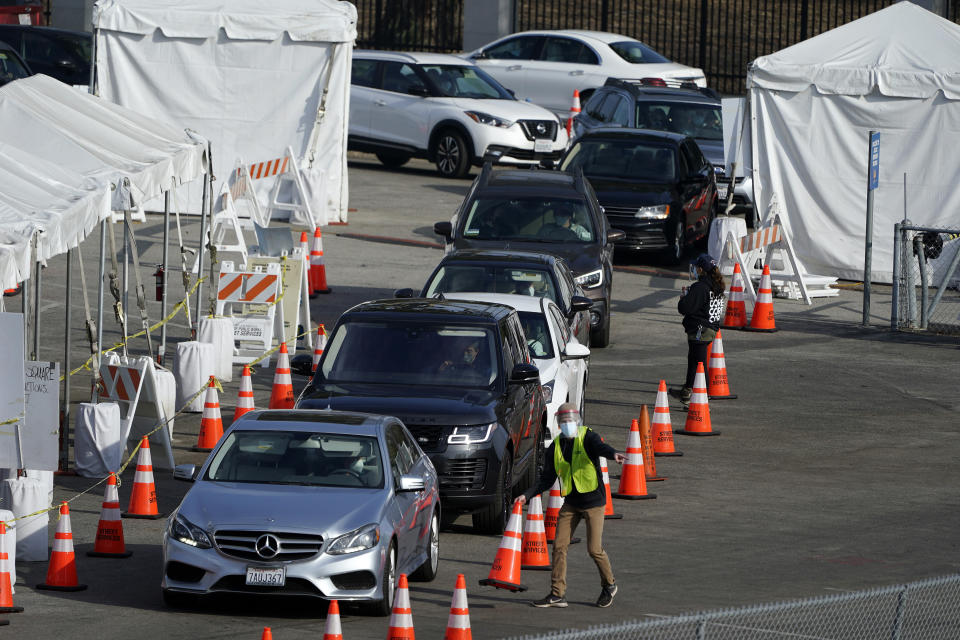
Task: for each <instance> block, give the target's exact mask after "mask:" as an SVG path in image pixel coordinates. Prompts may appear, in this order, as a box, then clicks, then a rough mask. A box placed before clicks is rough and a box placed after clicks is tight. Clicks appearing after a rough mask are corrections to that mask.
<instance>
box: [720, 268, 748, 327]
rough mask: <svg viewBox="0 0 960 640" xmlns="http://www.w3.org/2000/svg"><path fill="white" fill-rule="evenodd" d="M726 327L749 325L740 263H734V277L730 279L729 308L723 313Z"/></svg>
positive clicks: (722, 324) (722, 325) (723, 323)
mask: <svg viewBox="0 0 960 640" xmlns="http://www.w3.org/2000/svg"><path fill="white" fill-rule="evenodd" d="M720 326H721V327H723V328H724V329H742V328H744V327H745V326H747V306H746V304H744V302H743V273H741V271H740V263H739V262H735V263H733V277H732V278H731V279H730V291H728V292H727V309H726V312H725V313H724V314H723V322H722V323H721V324H720Z"/></svg>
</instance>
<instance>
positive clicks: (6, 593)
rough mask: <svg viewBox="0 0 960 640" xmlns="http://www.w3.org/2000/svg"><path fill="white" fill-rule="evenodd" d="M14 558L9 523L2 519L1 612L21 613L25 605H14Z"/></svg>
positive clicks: (0, 540) (0, 536)
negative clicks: (8, 536) (8, 534)
mask: <svg viewBox="0 0 960 640" xmlns="http://www.w3.org/2000/svg"><path fill="white" fill-rule="evenodd" d="M12 570H13V558H11V557H10V554H9V552H8V551H7V523H5V522H4V521H3V520H0V613H20V612H21V611H23V607H15V606H13V580H12V579H11V578H10V576H11V575H12V573H13V571H12Z"/></svg>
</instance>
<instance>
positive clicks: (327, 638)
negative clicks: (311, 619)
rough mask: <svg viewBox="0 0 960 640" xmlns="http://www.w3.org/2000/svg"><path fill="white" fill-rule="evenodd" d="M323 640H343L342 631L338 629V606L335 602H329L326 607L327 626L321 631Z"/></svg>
mask: <svg viewBox="0 0 960 640" xmlns="http://www.w3.org/2000/svg"><path fill="white" fill-rule="evenodd" d="M323 640H343V631H342V630H341V629H340V605H339V604H338V603H337V601H336V600H331V601H330V606H329V607H327V624H326V626H325V627H324V629H323Z"/></svg>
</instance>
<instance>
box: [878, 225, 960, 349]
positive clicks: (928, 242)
mask: <svg viewBox="0 0 960 640" xmlns="http://www.w3.org/2000/svg"><path fill="white" fill-rule="evenodd" d="M893 236H894V237H893V280H894V282H893V284H894V286H893V302H892V305H891V311H890V325H891V327H892V328H893V329H902V330H912V329H920V330H924V331H930V332H934V333H947V334H960V268H958V264H960V229H945V228H937V227H918V226H914V225H911V224H910V222H909V221H905V222H902V223H897V224H895V225H894V232H893Z"/></svg>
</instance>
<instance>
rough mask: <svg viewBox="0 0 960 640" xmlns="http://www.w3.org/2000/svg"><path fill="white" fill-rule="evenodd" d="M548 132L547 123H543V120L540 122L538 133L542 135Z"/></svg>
mask: <svg viewBox="0 0 960 640" xmlns="http://www.w3.org/2000/svg"><path fill="white" fill-rule="evenodd" d="M546 132H547V125H545V124H543V123H542V122H538V123H537V133H539V134H540V135H544V134H545V133H546Z"/></svg>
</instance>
